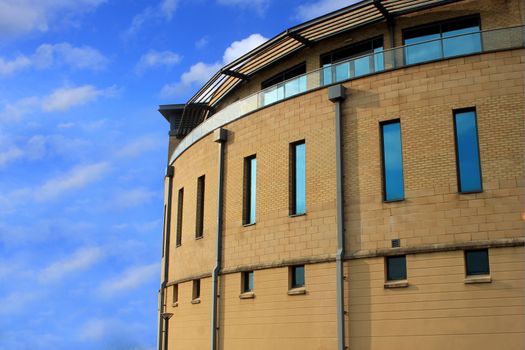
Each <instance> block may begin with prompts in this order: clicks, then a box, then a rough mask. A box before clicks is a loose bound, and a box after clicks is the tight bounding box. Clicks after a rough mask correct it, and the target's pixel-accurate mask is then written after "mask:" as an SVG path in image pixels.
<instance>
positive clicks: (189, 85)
mask: <svg viewBox="0 0 525 350" xmlns="http://www.w3.org/2000/svg"><path fill="white" fill-rule="evenodd" d="M267 40H268V39H267V38H265V37H264V36H262V35H261V34H259V33H255V34H252V35H250V36H248V37H246V38H244V39H242V40H238V41H234V42H233V43H231V45H230V46H228V47H227V48H226V50H225V51H224V54H223V56H222V62H215V63H205V62H198V63H195V64H194V65H192V66H191V67H190V69H189V70H188V71H186V72H184V73H183V74H182V75H181V77H180V81H179V82H177V83H174V84H166V85H164V86H163V87H162V89H161V91H160V95H161V96H162V97H164V98H173V97H176V96H177V95H180V94H184V93H185V92H187V90H191V89H193V88H194V87H195V86H200V85H203V84H205V83H206V82H207V81H208V80H209V79H210V78H211V77H212V76H213V75H214V74H215V73H216V72H217V71H218V70H219V69H221V67H222V66H224V65H225V64H228V63H230V62H232V61H234V60H235V59H237V58H239V57H241V56H242V55H244V54H245V53H247V52H249V51H251V50H253V49H254V48H256V47H257V46H259V45H261V44H262V43H264V42H265V41H267Z"/></svg>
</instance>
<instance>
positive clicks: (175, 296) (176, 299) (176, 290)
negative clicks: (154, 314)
mask: <svg viewBox="0 0 525 350" xmlns="http://www.w3.org/2000/svg"><path fill="white" fill-rule="evenodd" d="M171 303H172V304H173V305H177V304H178V303H179V285H178V284H174V285H173V290H172V291H171Z"/></svg>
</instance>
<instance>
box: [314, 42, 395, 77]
mask: <svg viewBox="0 0 525 350" xmlns="http://www.w3.org/2000/svg"><path fill="white" fill-rule="evenodd" d="M321 66H323V67H324V69H323V84H324V85H326V84H331V83H335V82H338V81H342V80H347V79H350V78H355V77H359V76H361V75H366V74H370V73H374V72H380V71H382V70H384V69H385V66H384V59H383V38H375V39H372V40H367V41H364V42H361V43H357V44H353V45H350V46H347V47H344V48H342V49H338V50H335V51H332V52H330V53H327V54H324V55H322V56H321Z"/></svg>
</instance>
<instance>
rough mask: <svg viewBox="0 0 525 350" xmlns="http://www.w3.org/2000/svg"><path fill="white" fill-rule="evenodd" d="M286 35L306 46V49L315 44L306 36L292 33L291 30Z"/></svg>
mask: <svg viewBox="0 0 525 350" xmlns="http://www.w3.org/2000/svg"><path fill="white" fill-rule="evenodd" d="M286 35H288V36H289V37H290V38H292V39H294V40H296V41H298V42H300V43H301V44H304V45H305V46H306V47H311V46H312V45H313V43H312V42H311V41H310V40H308V39H306V38H305V37H304V36H302V35H300V34H298V33H296V32H292V31H290V29H288V30H286Z"/></svg>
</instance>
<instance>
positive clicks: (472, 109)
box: [452, 107, 483, 194]
mask: <svg viewBox="0 0 525 350" xmlns="http://www.w3.org/2000/svg"><path fill="white" fill-rule="evenodd" d="M466 112H474V126H475V131H476V143H477V150H478V170H479V184H480V186H479V190H473V191H463V190H462V186H461V170H460V160H459V150H458V130H457V122H456V115H457V114H460V113H466ZM452 121H453V125H454V152H455V159H456V179H457V185H458V193H460V194H472V193H482V192H483V172H482V169H481V149H480V148H479V129H478V113H477V111H476V107H466V108H457V109H453V110H452Z"/></svg>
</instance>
